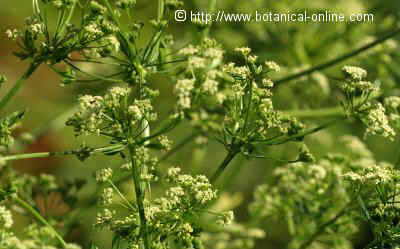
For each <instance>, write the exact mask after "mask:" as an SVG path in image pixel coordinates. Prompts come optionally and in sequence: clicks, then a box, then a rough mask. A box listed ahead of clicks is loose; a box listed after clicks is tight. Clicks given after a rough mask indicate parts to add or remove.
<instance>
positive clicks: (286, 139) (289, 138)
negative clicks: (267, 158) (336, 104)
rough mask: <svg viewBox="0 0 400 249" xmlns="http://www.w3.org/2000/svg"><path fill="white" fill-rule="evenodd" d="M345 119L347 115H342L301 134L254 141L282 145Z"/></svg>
mask: <svg viewBox="0 0 400 249" xmlns="http://www.w3.org/2000/svg"><path fill="white" fill-rule="evenodd" d="M344 119H345V117H340V118H337V119H334V120H332V121H329V122H327V123H325V124H322V125H320V126H317V127H314V128H311V129H307V130H305V131H303V132H301V133H299V134H295V135H291V136H281V137H278V138H276V139H271V140H267V141H261V142H254V144H257V143H259V144H264V145H280V144H284V143H287V142H290V141H293V140H296V139H302V138H303V137H305V136H307V135H311V134H313V133H316V132H319V131H321V130H323V129H325V128H328V127H330V126H332V125H334V124H336V123H337V122H339V121H341V120H344Z"/></svg>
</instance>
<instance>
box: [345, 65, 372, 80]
mask: <svg viewBox="0 0 400 249" xmlns="http://www.w3.org/2000/svg"><path fill="white" fill-rule="evenodd" d="M342 70H343V72H344V73H345V74H347V75H348V76H350V77H351V78H352V79H353V80H362V79H364V78H365V77H367V71H365V70H364V69H362V68H360V67H354V66H344V67H343V69H342Z"/></svg>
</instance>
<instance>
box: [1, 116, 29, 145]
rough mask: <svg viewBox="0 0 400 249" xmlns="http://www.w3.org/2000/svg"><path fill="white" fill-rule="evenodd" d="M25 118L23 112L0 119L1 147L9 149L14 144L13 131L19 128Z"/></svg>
mask: <svg viewBox="0 0 400 249" xmlns="http://www.w3.org/2000/svg"><path fill="white" fill-rule="evenodd" d="M23 116H24V113H23V112H14V113H12V114H10V115H8V116H6V117H4V118H1V119H0V147H9V146H10V145H12V144H13V142H14V138H13V136H12V131H13V130H14V129H15V128H17V126H18V124H19V121H20V120H21V119H22V117H23Z"/></svg>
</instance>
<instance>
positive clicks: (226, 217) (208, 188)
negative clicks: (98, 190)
mask: <svg viewBox="0 0 400 249" xmlns="http://www.w3.org/2000/svg"><path fill="white" fill-rule="evenodd" d="M165 179H166V181H167V182H168V183H169V185H170V187H169V188H167V189H166V191H165V194H164V195H163V196H161V197H158V198H155V199H154V200H147V204H146V205H145V215H146V217H145V218H146V224H147V225H146V226H147V233H148V236H149V238H151V239H150V241H151V245H152V248H169V247H167V244H168V243H171V242H173V243H174V244H176V245H177V246H180V247H181V248H192V247H193V246H195V245H198V244H199V243H201V242H200V240H199V236H200V230H201V229H200V223H198V221H199V220H198V217H199V216H203V215H205V214H207V213H208V211H207V210H208V206H209V205H210V204H211V203H212V202H213V201H214V200H216V198H217V192H216V190H214V189H213V187H212V185H211V184H210V183H209V181H208V179H207V178H206V177H205V176H202V175H198V176H191V175H186V174H181V173H180V169H179V168H170V169H169V170H168V173H167V175H166V178H165ZM112 196H113V190H112V189H110V188H106V189H104V190H103V193H102V196H101V201H102V204H103V203H104V204H106V205H110V204H111V203H112ZM128 205H129V204H128ZM131 211H135V210H131ZM215 215H216V216H217V219H218V220H219V223H221V224H222V223H223V224H224V225H227V224H229V223H231V222H232V219H233V213H232V212H222V213H215ZM96 226H98V227H102V228H109V229H111V230H112V231H114V232H116V233H118V234H121V235H122V234H124V231H126V230H130V231H135V232H134V233H133V234H130V235H129V236H125V237H124V239H126V240H128V241H129V243H130V244H132V245H138V244H140V243H141V240H142V237H141V236H140V219H139V217H138V215H137V213H136V212H134V213H132V214H130V215H128V216H126V217H124V218H118V217H117V213H116V211H115V210H112V209H110V208H109V207H106V208H103V209H102V210H101V211H100V212H99V213H98V215H97V221H96Z"/></svg>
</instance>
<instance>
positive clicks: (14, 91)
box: [0, 63, 40, 110]
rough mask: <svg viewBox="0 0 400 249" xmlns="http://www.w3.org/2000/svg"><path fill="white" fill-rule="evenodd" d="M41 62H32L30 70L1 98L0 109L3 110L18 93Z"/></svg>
mask: <svg viewBox="0 0 400 249" xmlns="http://www.w3.org/2000/svg"><path fill="white" fill-rule="evenodd" d="M39 65H40V64H38V63H32V64H31V65H30V66H29V68H28V70H27V71H26V72H25V73H24V74H23V75H22V76H21V78H19V79H18V80H17V81H16V82H15V84H14V86H13V87H12V88H11V89H10V90H9V91H8V93H7V94H6V95H5V96H4V97H3V98H2V99H1V100H0V110H2V109H3V108H4V107H5V106H6V105H7V104H8V103H9V102H10V100H11V99H12V98H13V97H14V96H15V95H16V94H17V93H18V91H19V90H20V89H21V87H22V85H23V83H24V82H25V81H26V80H27V79H28V78H29V77H30V76H31V75H32V74H33V73H34V72H35V71H36V69H37V68H38V67H39Z"/></svg>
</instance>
